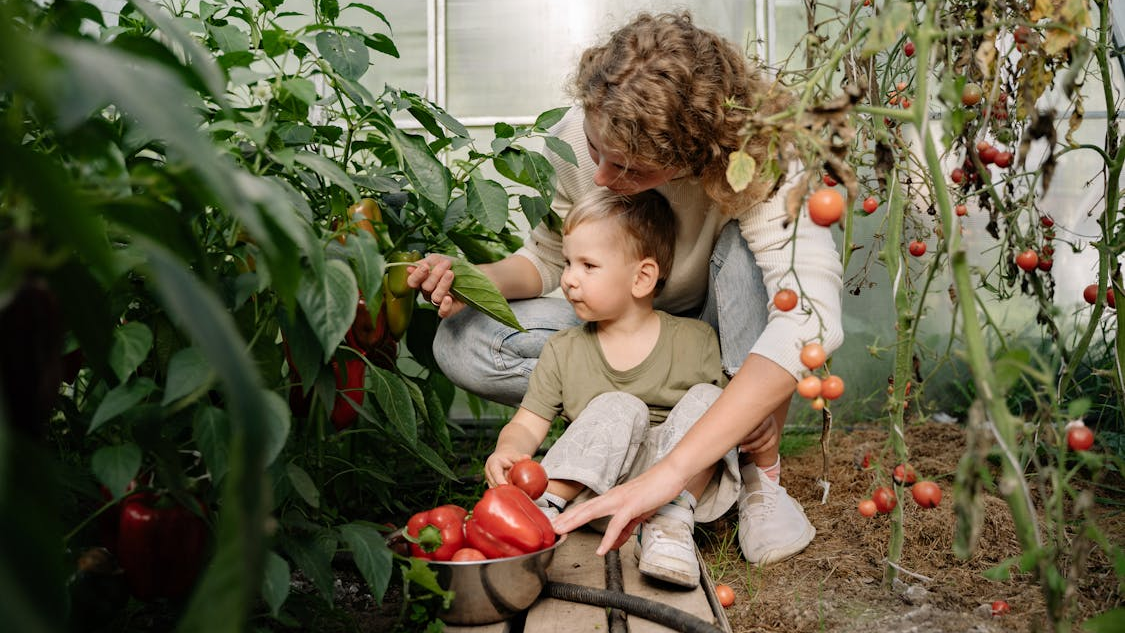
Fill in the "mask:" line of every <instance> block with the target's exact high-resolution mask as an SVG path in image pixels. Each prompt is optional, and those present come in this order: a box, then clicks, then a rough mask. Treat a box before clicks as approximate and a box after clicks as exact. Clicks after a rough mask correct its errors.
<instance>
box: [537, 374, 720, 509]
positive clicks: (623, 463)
mask: <svg viewBox="0 0 1125 633" xmlns="http://www.w3.org/2000/svg"><path fill="white" fill-rule="evenodd" d="M722 392H723V390H722V389H720V388H719V387H716V386H715V385H708V384H700V385H695V386H694V387H692V388H691V389H689V390H688V392H687V393H686V394H684V397H683V398H681V399H680V401H679V403H677V404H676V406H675V407H673V408H672V410H671V412H669V414H668V418H667V419H666V420H665V421H664V422H661V423H659V424H655V425H652V424H650V423H649V419H648V407H647V406H646V405H645V403H644V402H641V400H640V399H639V398H637V397H636V396H633V395H631V394H627V393H624V392H620V391H615V392H610V393H604V394H601V395H600V396H598V397H596V398H594V399H593V400H591V401H590V404H589V405H587V407H586V409H585V410H583V411H582V413H581V414H579V415H578V417H577V418H576V419H575V420H574V421H573V422H571V423H570V425H569V426H567V428H566V431H564V432H563V434H562V436H561V437H559V439H558V440H557V441H556V442H555V444H554V445H553V446H552V447H551V448H550V450H548V451H547V454H546V456H544V457H543V467H544V468H545V469H546V470H547V476H548V477H550V478H551V479H567V480H571V481H576V482H578V483H580V484H582V485H584V486H586V490H584V491H582V492H581V493H580V494H579V495H578V497H577V498H576V499H575V501H576V502H578V501H582V500H583V499H585V498H588V497H591V496H593V495H596V494H602V493H604V492H605V491H607V490H609V489H610V488H612V487H613V486H615V485H617V484H620V483H622V482H625V481H628V480H630V479H632V478H634V477H636V476H637V475H639V474H641V473H643V472H644V471H646V470H648V468H649V467H650V466H652V465H653V464H655V463H656V462H658V461H660V459H661V458H663V457H664V456H665V455H667V454H668V453H669V452H670V451H671V450H672V448H673V447H674V446H675V445H676V444H677V443H679V441H680V438H682V437H683V436H684V434H685V433H687V432H688V429H690V428H691V427H692V426H693V425H694V424H695V422H696V420H698V419H699V418H700V417H701V416H702V415H703V413H704V412H705V411H707V409H708V408H710V407H711V405H712V404H713V403H714V402H715V400H716V399H717V398H718V397H719V394H721V393H722ZM718 466H719V467H718V468H716V469H715V474H714V476H713V477H712V478H711V481H710V482H709V483H708V484H707V487H706V489H705V490H704V491H703V496H702V497H701V498H700V499H698V502H697V504H696V507H695V520H696V521H697V522H700V523H705V522H707V521H714V520H715V519H718V518H719V517H721V516H722V515H723V513H725V512H726V511H727V510H728V509H729V508H730V507H731V506H732V505H734V503H735V502H736V501H737V500H738V489H739V487H740V486H741V476H740V474H739V470H738V453H737V452H736V451H735V450H734V449H733V448H732V449H731V450H730V451H728V452H727V454H726V455H724V456H723V459H722V461H721V462H720V463H719V465H718Z"/></svg>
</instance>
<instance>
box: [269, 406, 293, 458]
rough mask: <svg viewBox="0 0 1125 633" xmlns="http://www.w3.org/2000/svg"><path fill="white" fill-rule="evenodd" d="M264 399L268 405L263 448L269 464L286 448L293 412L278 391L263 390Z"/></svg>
mask: <svg viewBox="0 0 1125 633" xmlns="http://www.w3.org/2000/svg"><path fill="white" fill-rule="evenodd" d="M262 399H263V400H265V402H264V404H265V405H266V411H265V413H266V423H265V424H264V425H263V429H262V430H263V432H264V435H265V437H264V439H263V449H262V450H263V454H264V456H265V463H266V465H267V466H268V465H270V464H272V463H273V461H274V460H275V459H277V457H278V456H279V455H281V451H282V449H284V448H285V442H287V441H288V440H289V429H290V426H291V425H292V421H293V419H292V416H293V414H292V413H291V412H290V411H289V403H287V402H286V401H285V400H284V399H282V397H281V396H280V395H278V394H277V393H276V392H273V391H263V392H262Z"/></svg>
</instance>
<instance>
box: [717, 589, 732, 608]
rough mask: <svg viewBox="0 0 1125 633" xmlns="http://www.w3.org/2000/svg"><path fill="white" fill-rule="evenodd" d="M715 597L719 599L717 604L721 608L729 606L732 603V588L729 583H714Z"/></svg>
mask: <svg viewBox="0 0 1125 633" xmlns="http://www.w3.org/2000/svg"><path fill="white" fill-rule="evenodd" d="M715 597H716V598H718V599H719V604H721V605H723V608H726V607H729V606H731V605H732V604H734V589H731V588H730V586H729V585H715Z"/></svg>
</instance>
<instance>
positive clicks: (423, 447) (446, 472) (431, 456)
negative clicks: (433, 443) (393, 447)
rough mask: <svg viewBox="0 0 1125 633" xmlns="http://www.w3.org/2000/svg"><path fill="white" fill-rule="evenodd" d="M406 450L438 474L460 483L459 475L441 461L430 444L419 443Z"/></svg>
mask: <svg viewBox="0 0 1125 633" xmlns="http://www.w3.org/2000/svg"><path fill="white" fill-rule="evenodd" d="M406 449H407V450H408V451H410V452H411V453H413V454H414V455H415V456H417V457H418V458H419V459H421V460H422V461H423V462H425V464H426V465H428V466H429V467H430V468H432V469H433V470H434V471H435V472H436V473H438V474H439V475H441V476H442V477H445V478H447V479H450V480H452V481H458V478H457V475H456V474H455V473H454V472H453V471H452V470H450V469H449V466H448V465H447V464H446V463H445V462H444V461H443V460H442V459H441V456H440V455H438V454H437V452H436V451H434V449H432V448H430V446H429V444H426V443H425V442H418V443H416V444H415V445H414V446H407V447H406Z"/></svg>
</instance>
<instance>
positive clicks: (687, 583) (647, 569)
mask: <svg viewBox="0 0 1125 633" xmlns="http://www.w3.org/2000/svg"><path fill="white" fill-rule="evenodd" d="M637 568H638V569H640V571H641V574H643V575H645V576H648V577H649V578H655V579H657V580H662V581H664V582H667V583H671V584H673V585H678V586H680V587H684V588H685V589H695V588H696V587H698V586H699V578H698V577H695V578H692V577H691V576H690V575H688V574H684V573H683V572H678V571H675V570H672V569H667V568H665V567H660V566H658V565H653V564H651V563H647V562H645V561H640V562H638V563H637Z"/></svg>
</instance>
